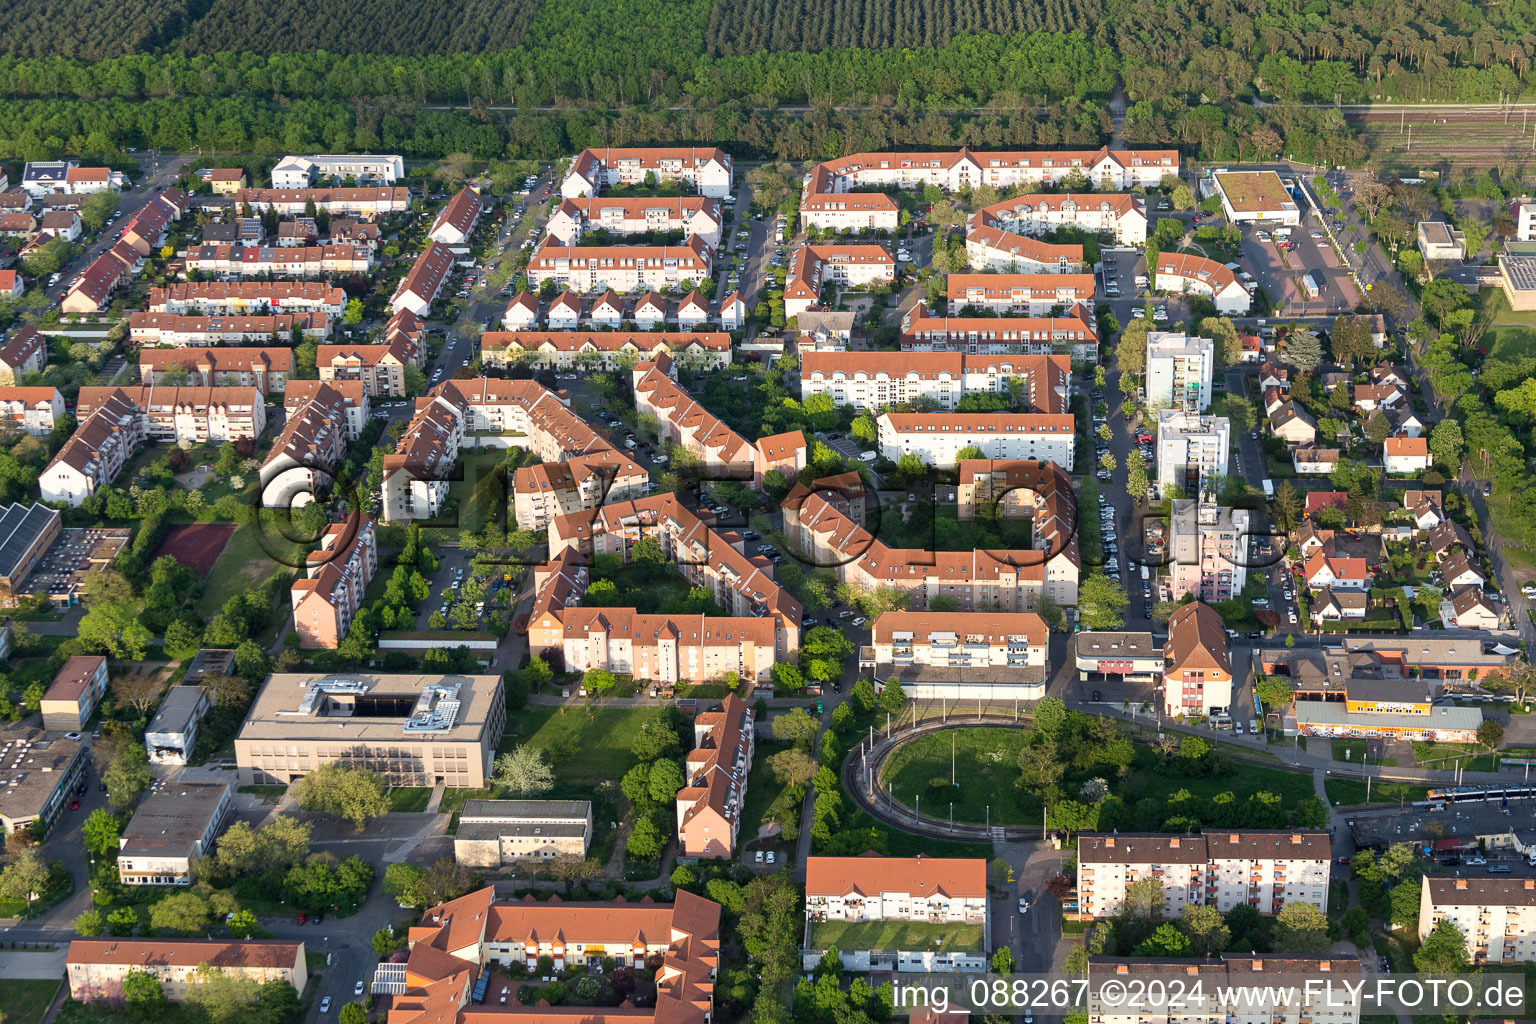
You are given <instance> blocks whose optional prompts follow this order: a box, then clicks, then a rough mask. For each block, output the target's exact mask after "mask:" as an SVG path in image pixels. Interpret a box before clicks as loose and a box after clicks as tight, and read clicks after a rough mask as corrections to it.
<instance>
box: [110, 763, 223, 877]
mask: <svg viewBox="0 0 1536 1024" xmlns="http://www.w3.org/2000/svg"><path fill="white" fill-rule="evenodd" d="M234 798H235V787H234V785H233V784H232V783H228V782H179V783H178V782H165V783H156V784H155V786H154V787H153V788H152V789H151V790H150V792H149V795H148V796H146V797H145V798H144V801H143V802H142V803H141V804H139V808H138V810H136V811H134V812H133V820H131V821H130V822H128V827H127V828H126V829H125V830H124V831H123V834H122V835H121V836H120V837H119V838H118V841H117V847H118V848H117V877H118V879H119V880H120V881H121V882H122V883H123V884H124V885H191V884H192V863H193V861H196V860H198V859H199V858H201V857H206V856H208V855H209V854H211V853H213V843H214V840H215V839H217V838H218V837H219V833H220V832H221V831H223V829H224V825H225V823H226V822H228V821H229V818H230V814H231V813H232V811H233V809H234V808H233V805H234Z"/></svg>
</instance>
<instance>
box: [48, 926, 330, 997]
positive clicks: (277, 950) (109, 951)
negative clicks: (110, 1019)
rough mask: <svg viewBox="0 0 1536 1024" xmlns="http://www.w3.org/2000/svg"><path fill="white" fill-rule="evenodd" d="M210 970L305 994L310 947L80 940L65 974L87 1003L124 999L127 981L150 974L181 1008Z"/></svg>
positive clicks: (72, 947) (265, 942) (76, 994)
mask: <svg viewBox="0 0 1536 1024" xmlns="http://www.w3.org/2000/svg"><path fill="white" fill-rule="evenodd" d="M204 964H206V965H207V966H209V967H211V968H214V969H216V970H218V971H220V972H221V973H223V974H224V975H225V976H226V977H232V978H239V979H242V980H249V981H254V982H256V983H257V984H258V985H259V984H264V983H266V982H269V981H285V982H287V983H288V984H290V985H292V986H293V989H294V991H295V992H297V993H299V994H300V995H303V994H304V988H305V985H306V984H307V983H308V980H309V972H308V969H307V968H306V967H305V962H304V943H302V942H276V941H271V940H261V939H175V940H172V939H134V938H121V939H75V940H73V941H72V942H70V944H69V953H68V955H67V956H66V958H65V961H64V965H65V970H66V972H67V973H68V975H69V994H70V996H71V997H73V998H74V999H77V1000H79V1001H80V1002H82V1003H90V1002H95V1001H97V1000H105V1001H107V1002H113V1003H115V1002H119V1001H121V1000H122V998H123V979H124V978H126V977H127V976H128V975H129V974H133V973H136V972H141V971H142V972H148V973H149V974H150V975H152V976H153V977H154V979H155V980H156V981H157V982H159V983H160V991H161V992H163V993H164V994H165V998H166V999H167V1000H169V1001H170V1002H173V1003H179V1002H181V1001H183V1000H184V999H186V998H187V996H188V994H189V993H190V992H191V991H192V990H193V989H194V988H195V987H196V986H197V985H198V984H199V975H198V972H199V970H200V969H201V968H202V967H203V965H204Z"/></svg>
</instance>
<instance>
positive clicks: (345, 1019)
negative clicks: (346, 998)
mask: <svg viewBox="0 0 1536 1024" xmlns="http://www.w3.org/2000/svg"><path fill="white" fill-rule="evenodd" d="M336 1024H368V1011H367V1010H365V1009H363V1004H362V1003H347V1004H345V1005H343V1006H342V1008H341V1010H340V1011H339V1012H338V1013H337V1014H336Z"/></svg>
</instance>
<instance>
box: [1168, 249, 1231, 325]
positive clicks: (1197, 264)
mask: <svg viewBox="0 0 1536 1024" xmlns="http://www.w3.org/2000/svg"><path fill="white" fill-rule="evenodd" d="M1152 287H1153V288H1155V289H1157V290H1158V291H1160V292H1184V293H1187V294H1190V295H1199V296H1202V297H1204V298H1207V299H1210V300H1211V302H1212V304H1214V305H1215V307H1216V312H1218V313H1220V314H1221V315H1222V316H1244V315H1246V314H1247V312H1248V307H1249V306H1250V305H1252V302H1253V298H1252V296H1250V295H1249V294H1248V289H1247V288H1245V287H1243V284H1242V282H1241V281H1239V280H1238V279H1237V275H1236V274H1235V273H1234V272H1233V271H1232V270H1230V269H1228V268H1227V267H1226V266H1225V265H1224V264H1221V263H1218V262H1216V261H1215V260H1211V259H1206V258H1205V257H1204V256H1196V255H1194V254H1192V253H1187V252H1165V253H1162V254H1161V255H1159V256H1158V257H1157V266H1156V268H1154V272H1153V280H1152Z"/></svg>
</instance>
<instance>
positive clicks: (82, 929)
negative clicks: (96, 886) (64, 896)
mask: <svg viewBox="0 0 1536 1024" xmlns="http://www.w3.org/2000/svg"><path fill="white" fill-rule="evenodd" d="M106 926H107V923H106V920H105V919H104V918H103V917H102V916H101V911H99V910H97V909H95V908H94V907H92V908H90V909H88V910H83V911H81V912H80V913H79V914H78V915H76V916H75V934H76V935H84V936H87V937H88V938H95V937H96V936H98V935H100V934H101V931H102V929H103V928H105V927H106Z"/></svg>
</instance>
